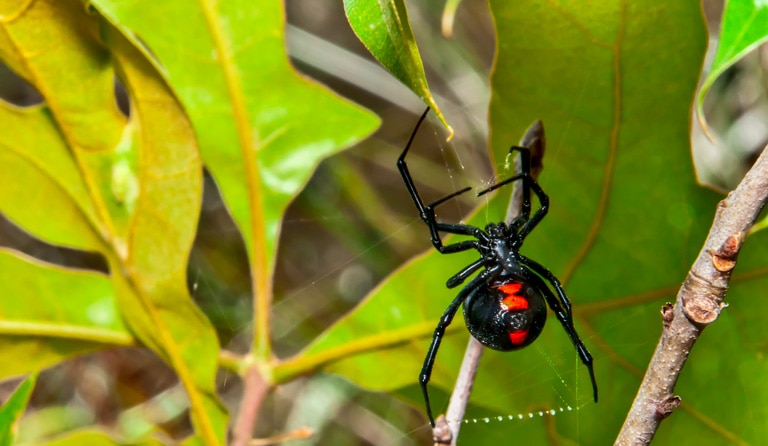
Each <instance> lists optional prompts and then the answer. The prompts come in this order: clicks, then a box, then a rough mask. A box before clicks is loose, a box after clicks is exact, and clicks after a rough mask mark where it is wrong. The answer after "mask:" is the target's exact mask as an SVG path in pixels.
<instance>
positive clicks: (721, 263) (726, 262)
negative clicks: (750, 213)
mask: <svg viewBox="0 0 768 446" xmlns="http://www.w3.org/2000/svg"><path fill="white" fill-rule="evenodd" d="M745 238H746V234H745V233H744V232H743V231H739V232H737V233H735V234H733V235H731V236H730V237H728V238H727V239H726V240H725V241H724V242H723V244H722V245H721V246H720V248H718V249H717V250H714V251H713V250H710V251H709V254H710V256H712V265H713V266H714V267H715V269H716V270H718V271H720V272H721V273H728V272H730V271H731V270H732V269H733V267H735V266H736V257H737V256H738V255H739V250H740V249H741V245H742V243H744V239H745Z"/></svg>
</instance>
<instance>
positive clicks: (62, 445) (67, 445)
mask: <svg viewBox="0 0 768 446" xmlns="http://www.w3.org/2000/svg"><path fill="white" fill-rule="evenodd" d="M45 444H47V445H52V446H79V445H86V444H87V445H88V446H112V445H121V444H130V445H135V446H160V445H162V444H164V443H163V442H161V441H159V440H155V439H151V438H149V439H144V440H140V441H135V440H132V441H130V442H122V441H115V440H114V439H112V438H111V437H110V436H109V435H108V434H107V433H106V432H101V431H98V430H80V431H75V432H73V433H71V434H69V435H66V436H63V437H59V438H55V439H52V440H48V441H46V443H45Z"/></svg>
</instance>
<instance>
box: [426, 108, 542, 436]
mask: <svg viewBox="0 0 768 446" xmlns="http://www.w3.org/2000/svg"><path fill="white" fill-rule="evenodd" d="M520 145H521V146H522V147H527V148H529V149H530V151H531V176H532V177H533V178H534V179H536V178H538V176H539V174H540V173H541V169H542V167H543V165H542V158H543V157H544V148H545V139H544V125H543V124H542V122H541V121H536V122H534V123H533V124H532V125H531V126H530V127H529V128H528V130H526V132H525V134H524V135H523V137H522V139H521V140H520ZM520 171H521V166H520V156H519V155H517V156H515V167H514V172H513V175H514V174H516V173H518V172H520ZM519 186H520V183H516V184H515V186H514V189H513V191H512V195H511V197H510V200H509V206H508V207H507V215H506V217H505V219H504V221H505V222H506V223H507V224H510V223H511V222H512V220H514V219H515V218H517V216H518V215H520V208H521V206H522V201H523V193H522V187H519ZM482 356H483V345H482V344H480V342H478V341H477V340H476V339H475V338H473V337H471V336H470V338H469V344H467V349H466V350H465V352H464V359H463V360H462V362H461V368H460V369H459V376H458V377H457V378H456V384H455V385H454V387H453V392H452V393H451V399H450V402H449V403H448V410H447V412H446V415H445V416H443V415H440V416H438V417H437V420H435V427H434V429H433V430H432V437H433V439H434V442H435V445H436V446H437V445H452V446H455V445H456V441H457V440H458V438H459V429H460V428H461V421H462V420H463V419H464V413H465V412H466V409H467V403H469V395H470V393H471V392H472V385H473V384H474V382H475V374H476V373H477V368H478V366H479V365H480V358H482Z"/></svg>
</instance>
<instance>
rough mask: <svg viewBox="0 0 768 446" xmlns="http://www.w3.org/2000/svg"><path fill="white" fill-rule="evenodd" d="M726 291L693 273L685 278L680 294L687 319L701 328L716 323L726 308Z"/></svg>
mask: <svg viewBox="0 0 768 446" xmlns="http://www.w3.org/2000/svg"><path fill="white" fill-rule="evenodd" d="M726 289H727V288H725V287H719V286H717V285H715V284H714V283H711V282H710V281H708V280H705V279H703V278H701V277H699V276H698V275H697V274H695V273H694V272H693V271H691V272H690V273H689V274H688V277H686V278H685V282H683V286H682V289H681V290H680V294H679V295H680V298H681V300H682V302H683V312H685V315H686V317H688V319H690V320H691V322H693V323H694V324H697V325H699V326H703V325H709V324H711V323H712V322H714V321H715V319H717V317H718V316H719V315H720V311H721V310H722V309H723V308H724V307H725V305H723V297H724V296H725V291H726Z"/></svg>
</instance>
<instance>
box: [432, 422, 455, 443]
mask: <svg viewBox="0 0 768 446" xmlns="http://www.w3.org/2000/svg"><path fill="white" fill-rule="evenodd" d="M432 440H433V441H434V442H435V446H439V445H450V444H451V441H453V433H452V432H451V427H450V426H449V425H448V420H446V419H445V416H444V415H440V416H438V417H437V419H436V420H435V427H434V428H432Z"/></svg>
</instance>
